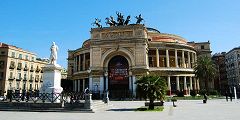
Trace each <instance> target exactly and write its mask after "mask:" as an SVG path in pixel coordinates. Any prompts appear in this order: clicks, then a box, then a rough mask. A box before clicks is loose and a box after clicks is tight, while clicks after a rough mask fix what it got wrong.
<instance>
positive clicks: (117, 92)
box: [108, 55, 129, 99]
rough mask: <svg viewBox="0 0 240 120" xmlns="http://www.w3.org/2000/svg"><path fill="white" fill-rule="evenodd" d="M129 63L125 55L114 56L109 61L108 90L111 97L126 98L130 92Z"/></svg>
mask: <svg viewBox="0 0 240 120" xmlns="http://www.w3.org/2000/svg"><path fill="white" fill-rule="evenodd" d="M128 70H129V64H128V61H127V59H126V58H125V57H123V56H121V55H117V56H114V57H113V58H112V59H111V60H110V61H109V63H108V79H109V80H108V85H109V86H108V90H109V93H110V95H109V96H110V97H111V98H113V99H115V98H126V97H128V96H127V95H128V93H129V76H128Z"/></svg>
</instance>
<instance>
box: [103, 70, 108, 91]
mask: <svg viewBox="0 0 240 120" xmlns="http://www.w3.org/2000/svg"><path fill="white" fill-rule="evenodd" d="M104 77H105V79H104V90H105V91H106V90H108V72H107V71H105V73H104Z"/></svg>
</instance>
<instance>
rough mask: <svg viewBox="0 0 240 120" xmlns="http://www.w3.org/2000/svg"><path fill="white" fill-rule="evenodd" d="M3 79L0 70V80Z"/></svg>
mask: <svg viewBox="0 0 240 120" xmlns="http://www.w3.org/2000/svg"><path fill="white" fill-rule="evenodd" d="M2 79H3V72H0V80H2Z"/></svg>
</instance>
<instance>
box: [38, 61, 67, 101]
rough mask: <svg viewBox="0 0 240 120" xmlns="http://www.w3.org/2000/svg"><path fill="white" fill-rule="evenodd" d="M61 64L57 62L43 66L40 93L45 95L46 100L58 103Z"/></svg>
mask: <svg viewBox="0 0 240 120" xmlns="http://www.w3.org/2000/svg"><path fill="white" fill-rule="evenodd" d="M61 69H62V68H61V66H60V65H58V64H48V65H46V66H45V67H43V85H42V88H41V91H40V93H42V95H44V97H46V98H47V99H46V100H47V101H50V102H53V103H60V102H61V101H60V98H61V96H60V94H61V93H62V91H63V88H62V87H61Z"/></svg>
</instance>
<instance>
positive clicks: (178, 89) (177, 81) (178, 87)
mask: <svg viewBox="0 0 240 120" xmlns="http://www.w3.org/2000/svg"><path fill="white" fill-rule="evenodd" d="M176 85H177V91H180V85H179V76H176Z"/></svg>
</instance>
